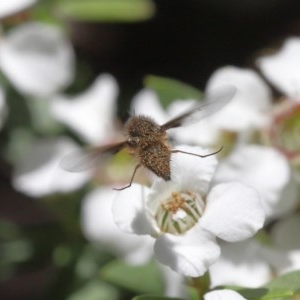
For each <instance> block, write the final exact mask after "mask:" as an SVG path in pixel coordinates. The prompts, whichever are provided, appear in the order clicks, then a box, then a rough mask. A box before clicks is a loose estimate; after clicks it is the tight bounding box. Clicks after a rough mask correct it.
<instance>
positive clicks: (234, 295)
mask: <svg viewBox="0 0 300 300" xmlns="http://www.w3.org/2000/svg"><path fill="white" fill-rule="evenodd" d="M204 300H247V299H246V298H244V297H243V296H241V295H240V294H239V293H238V292H236V291H233V290H226V289H224V290H216V291H212V292H209V293H206V294H205V295H204Z"/></svg>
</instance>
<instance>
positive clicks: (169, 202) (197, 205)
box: [155, 191, 205, 234]
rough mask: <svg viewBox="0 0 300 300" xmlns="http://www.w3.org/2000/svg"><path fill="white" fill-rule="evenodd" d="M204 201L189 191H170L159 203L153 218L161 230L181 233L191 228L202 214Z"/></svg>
mask: <svg viewBox="0 0 300 300" xmlns="http://www.w3.org/2000/svg"><path fill="white" fill-rule="evenodd" d="M204 209H205V202H204V200H203V199H202V197H201V196H200V195H198V194H196V193H193V192H190V191H184V192H172V194H171V196H170V197H169V198H167V199H165V200H164V201H162V203H161V204H160V206H159V208H158V210H157V212H156V215H155V219H156V222H157V224H158V226H159V228H160V229H161V231H163V232H168V233H172V234H182V233H184V232H186V231H187V230H189V229H190V228H192V227H193V226H194V225H195V224H196V223H197V222H198V220H199V218H200V217H201V216H202V215H203V212H204Z"/></svg>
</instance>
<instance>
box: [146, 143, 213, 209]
mask: <svg viewBox="0 0 300 300" xmlns="http://www.w3.org/2000/svg"><path fill="white" fill-rule="evenodd" d="M176 149H178V150H182V151H186V152H190V153H195V154H200V155H205V154H208V153H211V152H212V150H208V149H204V148H201V147H196V146H178V147H176ZM216 166H217V159H216V157H215V155H212V156H208V157H204V158H201V157H197V156H194V155H189V154H185V153H174V154H172V157H171V180H170V181H167V182H166V181H164V180H163V179H161V178H158V179H157V180H155V182H154V184H153V185H152V187H151V194H150V195H149V197H148V199H147V207H148V208H149V210H150V211H151V212H152V213H155V212H156V210H157V207H158V205H160V203H161V201H162V200H165V199H168V198H169V197H170V196H171V194H172V193H173V192H178V191H191V192H194V193H198V194H199V195H200V196H205V195H206V194H207V191H208V189H209V185H210V183H211V180H212V177H213V176H214V173H215V170H216Z"/></svg>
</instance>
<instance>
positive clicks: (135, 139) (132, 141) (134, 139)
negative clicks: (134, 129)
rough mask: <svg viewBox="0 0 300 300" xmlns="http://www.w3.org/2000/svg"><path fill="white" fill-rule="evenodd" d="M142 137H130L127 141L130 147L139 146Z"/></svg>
mask: <svg viewBox="0 0 300 300" xmlns="http://www.w3.org/2000/svg"><path fill="white" fill-rule="evenodd" d="M139 141H140V139H139V138H138V137H134V136H131V137H130V138H128V140H127V143H128V145H129V146H130V147H137V146H138V144H139Z"/></svg>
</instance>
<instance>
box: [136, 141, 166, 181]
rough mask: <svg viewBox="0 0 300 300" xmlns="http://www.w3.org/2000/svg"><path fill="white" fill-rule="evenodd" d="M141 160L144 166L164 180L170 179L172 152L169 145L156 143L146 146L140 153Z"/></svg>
mask: <svg viewBox="0 0 300 300" xmlns="http://www.w3.org/2000/svg"><path fill="white" fill-rule="evenodd" d="M139 157H140V160H141V162H142V164H143V165H144V166H146V167H147V168H148V169H149V170H150V171H152V172H153V173H154V174H156V175H157V176H158V177H161V178H163V179H164V180H170V178H171V171H170V158H171V152H170V149H169V147H168V146H167V145H165V144H163V143H156V144H153V145H151V146H149V147H147V148H144V149H142V150H141V151H140V153H139Z"/></svg>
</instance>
